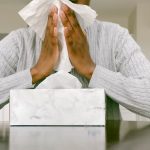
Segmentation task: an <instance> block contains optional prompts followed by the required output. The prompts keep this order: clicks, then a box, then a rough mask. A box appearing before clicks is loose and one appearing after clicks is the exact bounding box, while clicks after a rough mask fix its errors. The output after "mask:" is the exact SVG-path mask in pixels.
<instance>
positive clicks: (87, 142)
mask: <svg viewBox="0 0 150 150" xmlns="http://www.w3.org/2000/svg"><path fill="white" fill-rule="evenodd" d="M120 149H121V150H127V149H128V150H130V149H131V150H141V149H142V150H149V149H150V122H128V121H123V122H120V121H107V124H106V127H98V126H12V127H10V126H9V123H8V122H0V150H120Z"/></svg>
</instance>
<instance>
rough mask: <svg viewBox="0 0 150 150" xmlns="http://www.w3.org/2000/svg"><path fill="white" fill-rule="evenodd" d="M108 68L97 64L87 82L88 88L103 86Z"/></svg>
mask: <svg viewBox="0 0 150 150" xmlns="http://www.w3.org/2000/svg"><path fill="white" fill-rule="evenodd" d="M106 74H108V70H107V69H105V68H103V67H101V66H99V65H97V66H96V67H95V70H94V72H93V74H92V77H91V80H90V82H89V88H105V80H106Z"/></svg>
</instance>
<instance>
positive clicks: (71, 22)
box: [31, 0, 95, 84]
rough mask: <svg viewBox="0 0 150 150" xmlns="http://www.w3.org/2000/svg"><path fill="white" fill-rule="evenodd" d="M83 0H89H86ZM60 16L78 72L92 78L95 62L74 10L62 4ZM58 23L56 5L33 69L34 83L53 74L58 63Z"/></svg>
mask: <svg viewBox="0 0 150 150" xmlns="http://www.w3.org/2000/svg"><path fill="white" fill-rule="evenodd" d="M78 1H80V0H78ZM81 1H82V2H88V1H86V0H81ZM81 1H80V2H81ZM84 4H85V3H84ZM60 18H61V21H62V23H63V26H64V29H65V30H64V35H65V39H66V45H67V50H68V55H69V59H70V61H71V63H72V65H73V66H74V68H75V69H76V71H77V72H78V73H80V74H81V75H83V76H85V77H86V78H88V79H90V78H91V76H92V74H93V72H94V69H95V64H94V62H93V60H92V59H91V56H90V53H89V45H88V42H87V39H86V36H85V34H84V33H83V31H82V29H81V27H80V25H79V23H78V21H77V18H76V16H75V14H74V12H73V11H72V10H71V9H70V8H69V7H68V6H67V5H65V4H62V6H61V11H60ZM57 23H58V10H57V7H55V6H54V7H53V8H52V10H51V12H50V14H49V17H48V23H47V29H46V35H45V39H44V41H43V43H42V49H41V54H40V57H39V60H38V62H37V64H36V65H35V66H34V67H33V68H32V69H31V75H32V82H33V84H35V83H36V82H38V81H40V80H42V79H44V78H46V77H47V76H49V75H51V74H52V73H53V69H54V68H55V66H56V65H57V63H58V60H59V56H60V52H59V43H58V33H57V32H58V30H57Z"/></svg>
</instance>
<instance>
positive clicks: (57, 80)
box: [36, 71, 82, 89]
mask: <svg viewBox="0 0 150 150" xmlns="http://www.w3.org/2000/svg"><path fill="white" fill-rule="evenodd" d="M81 87H82V85H81V83H80V82H79V80H78V79H77V78H76V77H74V76H73V75H71V74H69V73H67V72H65V71H59V72H57V73H55V74H52V75H50V76H49V77H47V78H46V79H45V80H44V81H43V82H42V83H40V84H39V85H38V86H37V87H36V88H37V89H80V88H81Z"/></svg>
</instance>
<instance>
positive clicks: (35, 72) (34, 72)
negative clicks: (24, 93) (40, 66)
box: [30, 67, 43, 84]
mask: <svg viewBox="0 0 150 150" xmlns="http://www.w3.org/2000/svg"><path fill="white" fill-rule="evenodd" d="M30 72H31V76H32V84H35V83H37V82H38V81H40V80H42V78H43V77H42V76H41V75H40V73H39V71H38V70H37V69H36V68H35V67H33V68H31V70H30Z"/></svg>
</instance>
